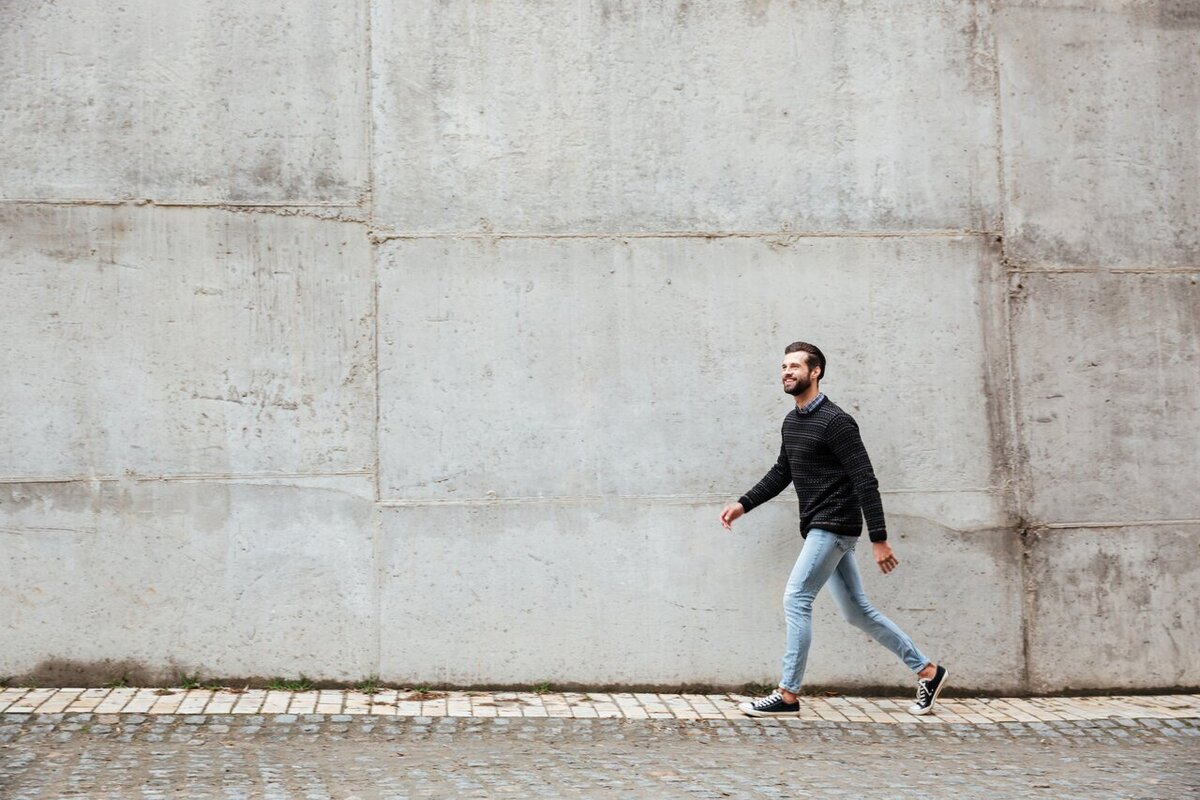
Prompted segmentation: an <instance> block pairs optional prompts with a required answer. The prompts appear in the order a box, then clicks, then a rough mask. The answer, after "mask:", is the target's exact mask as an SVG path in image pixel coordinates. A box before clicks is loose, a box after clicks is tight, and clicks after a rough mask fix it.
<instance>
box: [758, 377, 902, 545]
mask: <svg viewBox="0 0 1200 800" xmlns="http://www.w3.org/2000/svg"><path fill="white" fill-rule="evenodd" d="M789 483H790V484H792V485H793V486H795V487H796V497H797V499H798V500H799V501H800V533H801V535H802V536H808V532H809V531H810V530H812V529H813V528H821V529H822V530H827V531H829V532H830V533H838V534H841V535H843V536H860V535H861V534H862V523H863V517H864V516H865V517H866V519H867V532H868V534H869V535H870V537H871V541H872V542H882V541H886V540H887V526H886V524H885V523H884V521H883V502H882V501H881V500H880V499H879V481H877V480H876V479H875V472H874V470H872V469H871V459H870V457H868V456H867V449H866V448H865V447H863V443H862V437H861V436H859V433H858V423H856V422H855V421H854V417H852V416H850V415H849V414H847V413H846V412H845V411H843V410H842V409H840V408H838V406H837V405H836V404H835V403H834V402H833V401H832V400H829V399H828V398H826V399H825V400H822V401H821V403H820V404H818V405H817V407H816V408H815V409H813V410H812V411H810V412H809V413H807V414H801V413H800V410H799V409H795V408H794V409H792V410H791V411H790V412H788V415H787V416H786V417H784V419H783V444H782V446H781V447H780V448H779V460H778V461H776V462H775V466H773V467H771V469H770V470H768V471H767V474H766V475H765V476H764V477H763V479H762V480H761V481H759V482H758V484H757V485H756V486H755V487H754V488H753V489H751V490H750V491H748V492H746V494H745V495H743V496H742V497H741V499H740V500H739V502H740V503H741V504H742V508H744V509H746V511H749V510H750V509H752V508H755V507H756V506H760V505H762V504H763V503H765V502H767V501H768V500H770V499H771V498H772V497H774V496H775V495H777V494H779V493H780V492H782V491H783V490H784V489H785V488H786V487H787V485H788V484H789Z"/></svg>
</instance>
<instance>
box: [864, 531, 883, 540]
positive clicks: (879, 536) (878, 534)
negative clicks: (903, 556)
mask: <svg viewBox="0 0 1200 800" xmlns="http://www.w3.org/2000/svg"><path fill="white" fill-rule="evenodd" d="M867 535H868V536H870V537H871V541H872V542H886V541H887V531H870V532H869V533H868V534H867Z"/></svg>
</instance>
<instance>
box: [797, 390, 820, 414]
mask: <svg viewBox="0 0 1200 800" xmlns="http://www.w3.org/2000/svg"><path fill="white" fill-rule="evenodd" d="M824 402H825V393H824V392H818V393H817V396H816V397H814V398H813V399H812V400H809V401H808V402H807V403H805V404H804V405H803V406H800V407H799V408H797V409H796V411H798V412H799V413H800V414H801V415H805V414H811V413H812V412H814V411H816V410H817V406H819V405H821V403H824Z"/></svg>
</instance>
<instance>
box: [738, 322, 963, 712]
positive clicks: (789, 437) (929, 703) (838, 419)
mask: <svg viewBox="0 0 1200 800" xmlns="http://www.w3.org/2000/svg"><path fill="white" fill-rule="evenodd" d="M783 352H784V355H783V391H785V392H787V393H788V394H790V395H792V396H793V397H795V398H796V407H795V408H794V409H792V410H791V411H790V412H788V415H787V416H786V417H784V420H783V445H782V447H780V449H779V460H778V461H776V462H775V466H773V467H771V469H770V470H769V471H768V472H767V474H766V476H764V477H763V479H762V480H761V481H759V482H758V484H757V485H756V486H755V487H754V488H753V489H751V490H750V491H748V492H746V494H745V495H743V496H742V497H741V499H739V500H738V502H736V503H731V504H730V505H728V506H726V507H725V508H724V510H723V511H721V524H722V525H724V526H725V527H726V528H727V529H732V525H733V521H734V520H736V519H737V518H738V517H740V516H742V515H743V514H745V513H746V512H748V511H750V510H751V509H753V508H755V507H757V506H760V505H762V504H763V503H765V502H767V501H768V500H770V499H771V498H773V497H774V496H775V495H777V494H779V493H780V492H782V491H783V490H784V488H786V487H787V485H788V484H789V483H790V484H792V486H794V487H795V488H796V497H797V498H798V499H799V501H800V534H801V536H803V537H804V546H803V547H802V548H801V550H800V557H799V558H797V559H796V565H795V567H793V568H792V574H791V577H790V578H789V579H788V583H787V590H786V591H785V592H784V596H783V610H784V616H785V617H786V619H787V652H785V653H784V656H783V678H782V680H780V682H779V689H778V691H776V692H773V693H772V694H770V695H769V696H767V697H765V698H763V699H762V700H759V701H757V702H755V703H742V705H741V710H742V712H743V713H745V714H748V715H749V716H752V717H778V716H784V717H786V716H797V715H798V714H799V711H800V703H799V701H798V700H797V699H796V694H797V692H799V691H800V681H801V679H802V678H803V677H804V666H805V664H806V663H807V661H808V648H809V645H810V644H811V642H812V604H813V600H814V599H815V598H816V596H817V592H819V591H820V590H821V587H822V586H824V585H825V584H826V583H828V584H829V591H830V592H831V593H832V594H833V599H834V601H836V602H837V606H838V609H839V610H840V611H841V612H842V616H844V617H845V618H846V621H847V622H849V623H850V624H851V625H854V626H855V627H857V628H861V629H862V630H864V631H866V632H867V633H868V634H870V635H871V637H872V638H874V639H875V641H877V642H879V643H880V644H881V645H883V646H884V647H886V648H887V649H888V650H891V651H892V652H893V653H895V654H896V656H897V657H898V658H900V659H901V660H902V661H903V662H904V663H905V664H906V665H908V667H909V668H910V669H912V670H913V672H915V673H916V674H917V678H918V680H917V699H916V702H915V703H913V705H912V706H910V707H909V712H910V713H913V714H928V713H930V711H932V710H933V704H934V703H935V702H936V701H937V698H938V695H939V694H940V693H941V691H942V689H943V688H945V686H946V676H947V672H946V668H945V667H942V666H940V665H938V664H935V663H934V662H932V661H930V660H929V659H928V658H926V657H925V656H924V655H923V654H922V653H921V651H920V650H918V649H917V646H916V645H915V644H913V642H912V639H910V638H908V636H907V635H906V634H905V633H904V631H902V630H900V629H899V628H898V627H896V625H895V623H893V622H892V621H891V620H889V619H888V618H887V617H885V616H883V615H882V614H880V613H879V612H878V611H876V610H875V608H874V607H873V606H872V605H871V602H870V601H869V600H868V599H867V595H866V593H865V592H864V591H863V585H862V578H861V577H860V576H859V574H858V567H857V566H856V565H855V563H854V547H855V545H856V544H858V542H859V539H860V537H861V534H862V525H863V517H864V516H865V517H866V520H867V533H868V535H869V536H870V538H871V548H872V550H873V551H874V556H875V563H876V564H878V565H879V568H880V569H881V570H882V571H883V573H884V574H885V575H886V574H888V573H889V572H891V571H892V570H894V569H895V568H896V565H897V564H899V561H897V560H896V555H895V553H893V552H892V548H891V545H889V544H888V542H887V527H886V526H885V524H884V519H883V503H882V502H881V501H880V499H879V482H878V481H876V480H875V473H874V471H873V470H872V469H871V459H870V458H869V457H868V456H867V450H866V448H865V447H863V443H862V438H861V437H860V436H859V433H858V424H857V423H855V421H854V418H853V417H851V416H850V415H849V414H847V413H846V412H845V411H843V410H842V409H840V408H838V406H837V405H836V404H834V402H833V401H832V400H830V399H828V398H827V397H825V395H824V394H823V393H822V392H821V388H820V381H821V378H823V377H825V355H824V354H823V353H822V352H821V351H820V350H819V349H818V348H817V347H816V346H814V345H811V344H808V343H807V342H792V343H791V344H789V345H788V346H787V347H786V348H785V349H784V351H783Z"/></svg>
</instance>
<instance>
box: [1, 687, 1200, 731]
mask: <svg viewBox="0 0 1200 800" xmlns="http://www.w3.org/2000/svg"><path fill="white" fill-rule="evenodd" d="M748 699H750V698H748V697H745V696H742V695H736V694H707V695H702V694H648V693H595V692H588V693H575V692H568V693H558V692H553V693H544V694H539V693H533V692H426V693H417V692H411V691H397V690H394V689H389V690H383V691H380V692H377V693H375V694H366V693H364V692H357V691H348V690H320V691H308V692H289V691H275V690H267V689H247V690H244V691H230V690H227V689H226V690H216V691H214V690H208V689H188V690H185V689H136V688H118V689H52V688H47V689H27V688H10V689H3V690H0V714H3V715H4V716H6V717H11V715H20V714H39V715H41V714H79V713H88V714H98V715H99V714H103V715H111V714H145V715H151V716H153V715H269V714H296V715H307V714H320V715H344V716H349V717H354V716H372V717H429V718H434V717H469V718H484V717H497V718H499V717H525V718H570V719H627V720H637V719H674V720H721V719H725V720H741V719H746V717H745V716H744V715H743V714H742V713H741V712H740V711H738V708H737V706H738V703H740V702H743V701H745V700H748ZM910 703H911V700H909V699H908V698H904V699H898V698H865V697H801V698H800V720H801V721H805V720H807V721H811V722H834V723H880V724H903V723H915V724H918V725H945V724H971V725H987V724H991V723H1053V722H1061V721H1091V720H1105V719H1126V720H1134V719H1141V720H1145V719H1158V720H1170V719H1175V720H1182V719H1200V695H1194V694H1177V695H1123V696H1111V697H1033V698H1017V697H1006V698H966V699H960V698H951V699H943V700H940V701H939V702H938V704H937V707H936V714H934V715H929V716H924V717H915V716H912V715H911V714H909V713H907V711H906V710H905V709H907V708H908V706H909V704H910Z"/></svg>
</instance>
